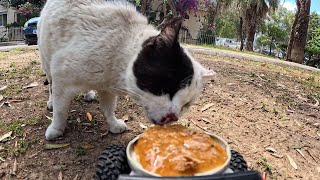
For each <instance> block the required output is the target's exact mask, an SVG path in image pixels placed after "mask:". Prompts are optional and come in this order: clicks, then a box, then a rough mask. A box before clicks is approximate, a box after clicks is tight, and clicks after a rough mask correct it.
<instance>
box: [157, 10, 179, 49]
mask: <svg viewBox="0 0 320 180" xmlns="http://www.w3.org/2000/svg"><path fill="white" fill-rule="evenodd" d="M182 22H183V18H182V17H180V16H179V17H174V18H169V19H165V20H164V21H163V22H162V23H161V25H160V26H161V33H160V35H159V36H158V37H159V38H161V39H162V40H163V41H164V42H165V43H166V44H168V45H172V44H174V43H176V42H178V36H179V31H180V28H181V25H182Z"/></svg>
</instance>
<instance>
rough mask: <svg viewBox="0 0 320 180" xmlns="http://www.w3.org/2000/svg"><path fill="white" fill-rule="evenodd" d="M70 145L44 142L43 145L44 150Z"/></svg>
mask: <svg viewBox="0 0 320 180" xmlns="http://www.w3.org/2000/svg"><path fill="white" fill-rule="evenodd" d="M67 146H70V144H46V145H45V146H44V149H45V150H51V149H60V148H64V147H67Z"/></svg>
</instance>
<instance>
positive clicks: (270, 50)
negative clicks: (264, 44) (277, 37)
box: [269, 38, 273, 56]
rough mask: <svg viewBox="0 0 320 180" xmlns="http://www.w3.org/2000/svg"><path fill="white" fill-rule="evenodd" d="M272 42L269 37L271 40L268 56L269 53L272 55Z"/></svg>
mask: <svg viewBox="0 0 320 180" xmlns="http://www.w3.org/2000/svg"><path fill="white" fill-rule="evenodd" d="M272 42H273V38H271V41H270V47H269V48H270V49H269V56H271V55H272Z"/></svg>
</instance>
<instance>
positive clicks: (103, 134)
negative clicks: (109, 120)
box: [100, 131, 109, 137]
mask: <svg viewBox="0 0 320 180" xmlns="http://www.w3.org/2000/svg"><path fill="white" fill-rule="evenodd" d="M108 134H109V131H107V132H105V133H102V134H100V137H103V136H106V135H108Z"/></svg>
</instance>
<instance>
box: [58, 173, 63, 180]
mask: <svg viewBox="0 0 320 180" xmlns="http://www.w3.org/2000/svg"><path fill="white" fill-rule="evenodd" d="M58 180H63V175H62V172H61V171H60V172H59V175H58Z"/></svg>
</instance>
